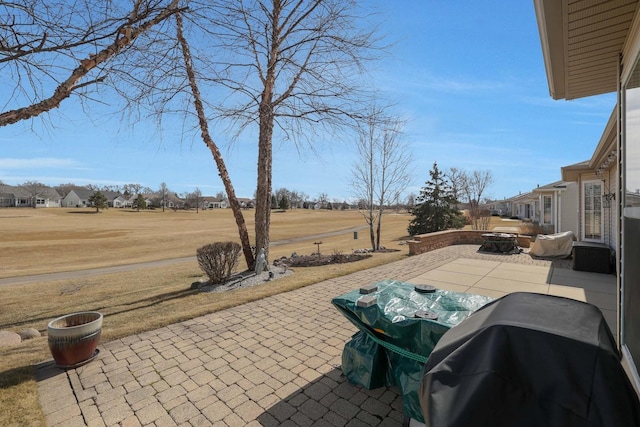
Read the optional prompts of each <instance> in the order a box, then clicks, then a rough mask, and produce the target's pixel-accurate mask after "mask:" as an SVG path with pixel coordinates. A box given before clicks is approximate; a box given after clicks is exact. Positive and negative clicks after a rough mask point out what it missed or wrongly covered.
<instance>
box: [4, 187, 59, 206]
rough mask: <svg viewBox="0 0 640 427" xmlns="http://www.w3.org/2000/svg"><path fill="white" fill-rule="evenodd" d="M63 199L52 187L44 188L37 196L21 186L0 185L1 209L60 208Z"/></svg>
mask: <svg viewBox="0 0 640 427" xmlns="http://www.w3.org/2000/svg"><path fill="white" fill-rule="evenodd" d="M61 200H62V197H60V194H58V192H57V191H56V190H55V189H53V188H51V187H42V189H41V191H38V192H37V194H32V193H30V192H29V191H28V190H27V189H25V188H23V187H21V186H19V185H16V186H14V185H0V207H36V208H59V207H60V203H61Z"/></svg>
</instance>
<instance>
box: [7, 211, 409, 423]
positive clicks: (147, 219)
mask: <svg viewBox="0 0 640 427" xmlns="http://www.w3.org/2000/svg"><path fill="white" fill-rule="evenodd" d="M76 212H82V210H78V211H76V210H68V209H42V210H40V209H38V210H32V209H2V210H0V233H1V234H2V236H3V241H2V242H1V243H0V265H1V266H2V267H1V268H2V270H1V271H0V277H11V276H17V275H31V274H36V273H44V272H54V271H56V272H57V271H72V270H80V269H84V268H92V267H103V266H109V265H118V264H129V263H133V262H142V261H153V260H160V259H170V258H177V257H185V256H194V258H193V260H191V261H187V262H183V263H179V264H174V265H171V266H166V267H156V268H148V269H140V270H135V271H131V272H125V273H115V274H108V275H101V276H95V277H90V278H82V279H70V280H60V281H55V282H44V283H29V284H24V285H9V286H2V287H0V330H11V331H20V330H24V329H26V328H29V327H33V328H36V329H38V330H40V331H45V330H46V325H47V322H48V321H50V320H52V319H53V318H55V317H58V316H60V315H63V314H66V313H70V312H74V311H84V310H98V311H100V312H102V313H103V314H104V315H105V321H104V328H103V338H102V339H103V341H108V340H112V339H115V338H119V337H123V336H127V335H131V334H134V333H138V332H141V331H144V330H150V329H155V328H158V327H161V326H164V325H168V324H171V323H175V322H178V321H181V320H185V319H189V318H193V317H196V316H200V315H203V314H207V313H211V312H214V311H217V310H221V309H224V308H228V307H232V306H235V305H238V304H242V303H245V302H248V301H252V300H256V299H260V298H264V297H266V296H269V295H274V294H277V293H281V292H286V291H289V290H293V289H297V288H300V287H303V286H307V285H309V284H312V283H316V282H319V281H322V280H326V279H329V278H332V277H338V276H341V275H345V274H349V273H352V272H354V271H358V270H363V269H367V268H371V267H373V266H376V265H381V264H384V263H388V262H392V261H396V260H398V259H401V258H402V257H405V256H406V255H407V252H408V251H407V248H406V246H402V245H401V242H402V241H403V240H404V239H406V237H407V236H406V228H407V225H408V222H409V220H410V218H411V217H410V216H409V215H406V214H397V215H396V214H389V215H386V216H385V217H384V219H383V239H382V240H383V244H384V245H385V246H386V247H387V248H390V249H400V251H398V252H390V253H378V254H375V255H374V256H373V257H371V258H368V259H365V260H362V261H358V262H355V263H347V264H335V265H328V266H322V267H305V268H297V269H294V271H295V274H293V275H290V276H287V277H284V278H282V279H278V280H276V281H273V282H267V283H265V284H263V285H259V286H255V287H252V288H250V289H239V290H235V291H230V292H226V293H215V294H213V293H210V294H208V293H200V292H196V291H192V290H190V289H189V287H190V285H191V283H192V282H194V281H195V280H197V279H199V278H201V277H202V272H201V271H200V269H199V267H198V265H197V262H196V261H195V251H196V249H197V248H198V247H199V246H202V245H204V244H206V243H211V242H213V241H220V240H235V239H236V228H235V223H234V222H233V218H232V215H231V212H230V211H228V210H216V211H207V212H200V213H197V214H196V212H195V211H192V212H170V211H166V212H164V213H163V212H161V211H152V212H140V213H138V212H132V211H123V210H116V209H110V210H108V211H105V212H104V213H101V214H97V215H96V214H91V213H76ZM87 212H89V211H87ZM249 217H251V218H249ZM247 220H250V221H253V212H251V211H248V212H247ZM362 225H364V222H363V220H362V217H361V216H360V215H359V214H358V213H357V212H338V211H308V210H299V211H289V212H286V213H277V212H274V213H273V214H272V225H271V230H272V233H271V238H272V241H274V242H276V241H282V240H285V239H293V238H296V237H300V236H311V237H309V238H307V239H302V240H297V239H295V241H293V242H290V243H282V244H278V245H275V246H274V247H272V248H271V258H272V259H275V258H276V257H280V256H289V255H291V253H292V252H297V253H299V254H310V253H312V252H314V251H315V250H316V249H317V247H316V246H315V245H314V244H313V243H314V242H315V241H317V240H316V239H314V238H313V237H312V236H313V235H316V234H320V233H326V232H330V231H334V230H345V229H347V230H348V229H350V228H352V227H357V226H362ZM249 227H250V228H252V225H249ZM359 235H360V239H359V240H354V239H353V233H352V232H351V231H349V232H346V233H344V234H342V235H338V236H333V237H328V238H322V239H321V240H322V242H323V244H322V245H321V252H322V253H327V254H329V253H332V252H334V251H342V252H345V253H346V252H350V251H351V250H352V249H356V248H365V247H368V237H367V236H368V230H361V231H360V232H359ZM5 236H7V238H5ZM242 268H244V267H242ZM140 319H145V321H144V323H141V322H140ZM50 357H51V356H50V354H49V352H48V348H47V339H46V337H41V338H38V339H34V340H30V341H26V342H24V343H23V344H21V345H18V346H14V347H8V348H4V349H0V407H2V408H3V410H2V411H0V425H14V424H16V425H42V424H44V419H43V416H42V413H41V411H40V407H39V404H38V399H37V384H36V383H35V380H34V377H33V371H32V366H33V365H34V364H36V363H38V362H40V361H43V360H46V359H50ZM18 420H20V421H18Z"/></svg>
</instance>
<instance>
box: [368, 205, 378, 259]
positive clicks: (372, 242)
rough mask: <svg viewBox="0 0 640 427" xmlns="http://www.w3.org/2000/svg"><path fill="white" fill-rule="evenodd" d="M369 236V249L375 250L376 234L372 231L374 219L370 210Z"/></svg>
mask: <svg viewBox="0 0 640 427" xmlns="http://www.w3.org/2000/svg"><path fill="white" fill-rule="evenodd" d="M369 218H370V219H369V221H368V222H369V238H370V239H371V249H372V250H374V251H375V250H376V236H375V233H374V231H373V223H374V222H375V219H374V217H373V212H371V214H370V216H369Z"/></svg>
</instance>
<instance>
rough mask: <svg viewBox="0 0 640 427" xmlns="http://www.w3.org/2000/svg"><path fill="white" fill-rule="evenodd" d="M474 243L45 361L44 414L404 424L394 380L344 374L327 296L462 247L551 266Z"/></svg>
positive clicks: (340, 333)
mask: <svg viewBox="0 0 640 427" xmlns="http://www.w3.org/2000/svg"><path fill="white" fill-rule="evenodd" d="M476 250H477V245H472V246H467V245H460V246H451V247H448V248H444V249H440V250H437V251H433V252H429V253H426V254H422V255H418V256H413V257H408V258H406V259H404V260H401V261H398V262H395V263H391V264H387V265H383V266H380V267H376V268H372V269H369V270H365V271H360V272H357V273H353V274H350V275H348V276H344V277H340V278H335V279H331V280H326V281H324V282H321V283H317V284H314V285H310V286H307V287H305V288H302V289H298V290H295V291H292V292H287V293H282V294H279V295H274V296H271V297H268V298H264V299H262V300H259V301H255V302H250V303H247V304H244V305H241V306H238V307H234V308H230V309H227V310H223V311H220V312H216V313H213V314H209V315H206V316H202V317H198V318H195V319H192V320H189V321H186V322H181V323H177V324H173V325H170V326H167V327H163V328H160V329H156V330H153V331H149V332H144V333H141V334H138V335H132V336H128V337H125V338H122V339H118V340H115V341H111V342H106V343H103V344H101V345H100V346H99V349H100V354H99V355H98V357H97V358H96V359H95V360H94V361H92V362H90V363H88V364H87V365H85V366H83V367H80V368H77V369H75V370H69V371H62V370H60V369H58V368H56V367H55V366H54V365H53V362H52V361H47V362H44V363H42V364H40V365H39V366H37V367H36V377H37V381H38V391H39V398H40V402H41V406H42V409H43V411H44V414H45V417H46V422H47V425H48V426H85V425H86V426H105V425H106V426H116V425H120V426H174V425H180V426H205V425H215V426H259V425H261V426H376V425H380V426H401V425H402V421H403V414H402V402H401V399H400V398H399V396H398V393H397V390H396V389H395V388H379V389H376V390H365V389H362V388H360V387H356V386H353V385H350V384H349V383H348V382H347V381H346V379H345V377H344V376H343V375H342V373H341V370H340V367H339V366H340V363H341V354H342V349H343V347H344V344H345V343H346V342H347V341H348V340H349V339H350V337H351V336H352V335H353V334H354V333H355V332H356V328H355V327H354V326H353V325H352V324H351V323H349V321H348V320H347V319H346V318H345V317H344V316H342V315H341V314H339V313H338V311H337V310H336V309H335V308H334V307H333V306H332V305H331V303H330V301H331V299H332V298H333V297H335V296H337V295H340V294H342V293H345V292H348V291H351V290H353V289H357V288H358V287H359V286H361V285H364V284H370V283H373V282H376V281H379V280H383V279H397V280H409V279H411V278H415V277H418V276H420V275H421V274H423V273H424V272H426V271H428V270H432V269H434V268H437V267H438V266H440V265H443V264H445V263H447V262H449V261H451V260H453V259H456V258H459V257H464V258H478V259H490V260H494V261H495V260H500V261H501V262H518V263H526V264H534V265H550V262H549V261H538V260H533V259H532V258H531V257H529V256H528V255H525V254H520V255H509V256H501V255H487V254H479V253H477V252H476ZM211 297H212V298H215V294H211ZM104 321H105V324H107V325H108V322H109V319H108V317H107V318H105V320H104Z"/></svg>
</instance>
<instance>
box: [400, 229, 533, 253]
mask: <svg viewBox="0 0 640 427" xmlns="http://www.w3.org/2000/svg"><path fill="white" fill-rule="evenodd" d="M485 233H490V231H487V230H446V231H437V232H435V233H427V234H418V235H416V236H413V240H409V241H408V242H407V243H408V244H409V255H418V254H422V253H425V252H429V251H433V250H435V249H440V248H444V247H447V246H451V245H478V246H479V245H481V244H482V235H483V234H485ZM530 242H531V237H530V236H523V235H518V246H520V247H522V248H528V247H529V244H530Z"/></svg>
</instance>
